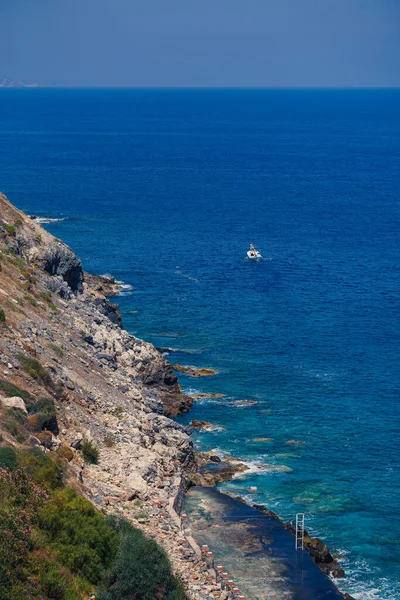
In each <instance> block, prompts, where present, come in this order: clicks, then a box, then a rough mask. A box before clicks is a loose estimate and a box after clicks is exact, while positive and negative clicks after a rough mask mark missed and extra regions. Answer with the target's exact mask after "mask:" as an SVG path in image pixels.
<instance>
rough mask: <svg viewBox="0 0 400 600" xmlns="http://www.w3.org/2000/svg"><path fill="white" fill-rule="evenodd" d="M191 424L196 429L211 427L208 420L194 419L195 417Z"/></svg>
mask: <svg viewBox="0 0 400 600" xmlns="http://www.w3.org/2000/svg"><path fill="white" fill-rule="evenodd" d="M191 424H192V427H195V428H196V429H209V428H210V427H211V423H209V422H208V421H196V420H195V419H193V421H191ZM210 458H211V457H210Z"/></svg>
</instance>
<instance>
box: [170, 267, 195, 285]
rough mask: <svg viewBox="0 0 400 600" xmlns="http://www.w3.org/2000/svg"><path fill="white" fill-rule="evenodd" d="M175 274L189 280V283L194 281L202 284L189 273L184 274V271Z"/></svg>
mask: <svg viewBox="0 0 400 600" xmlns="http://www.w3.org/2000/svg"><path fill="white" fill-rule="evenodd" d="M175 274H176V275H179V276H180V277H184V278H185V279H189V281H193V283H200V281H199V280H198V279H197V278H196V277H193V276H192V275H189V274H188V273H184V272H183V271H179V270H178V271H175Z"/></svg>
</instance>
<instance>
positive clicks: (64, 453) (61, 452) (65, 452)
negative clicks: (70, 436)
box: [57, 444, 74, 462]
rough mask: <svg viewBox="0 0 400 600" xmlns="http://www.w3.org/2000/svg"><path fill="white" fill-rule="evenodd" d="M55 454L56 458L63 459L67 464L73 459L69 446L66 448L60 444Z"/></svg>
mask: <svg viewBox="0 0 400 600" xmlns="http://www.w3.org/2000/svg"><path fill="white" fill-rule="evenodd" d="M57 454H58V456H60V458H64V459H65V460H67V461H68V462H70V461H71V460H72V459H73V458H74V453H73V451H72V450H71V448H70V447H69V446H66V445H65V444H62V446H60V447H59V448H58V449H57Z"/></svg>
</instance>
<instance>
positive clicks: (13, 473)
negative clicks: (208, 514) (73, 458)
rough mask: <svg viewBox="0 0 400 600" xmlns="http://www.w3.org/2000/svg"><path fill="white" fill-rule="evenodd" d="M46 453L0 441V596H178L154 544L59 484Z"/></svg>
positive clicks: (23, 599) (124, 599)
mask: <svg viewBox="0 0 400 600" xmlns="http://www.w3.org/2000/svg"><path fill="white" fill-rule="evenodd" d="M50 454H52V453H50ZM50 454H44V453H43V452H41V451H40V450H38V449H36V448H35V449H29V450H18V451H17V450H15V449H13V448H9V447H5V446H2V447H0V600H27V599H28V598H29V599H32V600H33V599H35V600H36V599H39V598H40V599H41V600H86V599H87V598H88V597H89V596H90V595H92V594H93V593H95V594H96V599H97V600H132V599H133V598H134V599H135V600H153V599H155V598H156V599H158V600H163V599H168V600H185V594H184V592H183V590H182V588H181V586H180V583H179V582H178V580H177V579H176V578H175V577H174V576H173V574H172V571H171V566H170V564H169V561H168V558H167V556H166V554H165V553H164V551H163V550H162V549H161V548H160V547H159V546H158V545H157V544H156V542H155V541H154V540H152V539H150V538H147V537H146V536H145V535H144V534H143V533H142V532H141V531H139V530H137V529H136V528H135V527H133V526H132V525H130V524H129V523H127V522H126V521H124V520H120V519H117V518H114V517H106V516H104V515H103V514H102V513H101V512H99V511H98V510H97V509H96V508H95V507H94V506H93V505H92V504H91V503H90V502H89V501H88V500H86V499H85V498H83V497H82V496H80V495H79V494H78V493H77V492H76V491H75V490H74V489H72V488H70V487H65V486H64V484H63V479H64V474H65V463H64V462H63V461H62V460H61V459H60V458H59V457H58V456H56V458H53V457H52V458H50Z"/></svg>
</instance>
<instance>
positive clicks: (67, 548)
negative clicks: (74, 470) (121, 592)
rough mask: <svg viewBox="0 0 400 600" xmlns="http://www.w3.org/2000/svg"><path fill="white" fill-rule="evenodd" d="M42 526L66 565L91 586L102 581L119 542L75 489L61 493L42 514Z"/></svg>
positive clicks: (100, 515) (67, 489)
mask: <svg viewBox="0 0 400 600" xmlns="http://www.w3.org/2000/svg"><path fill="white" fill-rule="evenodd" d="M39 523H40V527H41V529H43V530H44V531H45V532H46V533H47V537H48V540H49V543H50V544H51V546H52V547H53V548H54V550H55V551H56V553H57V556H58V557H59V559H60V561H61V563H62V564H63V565H65V566H66V567H68V569H70V570H71V571H72V572H73V573H78V574H80V575H82V576H83V577H85V578H86V579H88V580H89V581H90V582H91V583H98V582H99V581H100V578H101V577H102V576H103V575H104V572H105V571H106V570H107V569H108V568H110V566H111V564H112V560H113V558H114V556H115V554H116V551H117V548H118V542H119V540H118V535H117V533H116V532H115V531H114V530H113V529H111V527H110V526H109V525H108V524H107V521H106V519H105V518H104V517H103V515H102V514H101V513H100V512H99V511H97V510H96V509H95V508H94V506H93V504H91V503H90V502H89V501H88V500H85V498H82V497H81V496H78V494H77V493H76V492H75V491H74V490H73V489H72V488H64V489H62V490H58V491H56V492H54V494H53V497H52V499H51V500H50V501H49V502H48V503H47V504H46V506H45V507H44V509H43V510H42V511H41V512H40V515H39Z"/></svg>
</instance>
